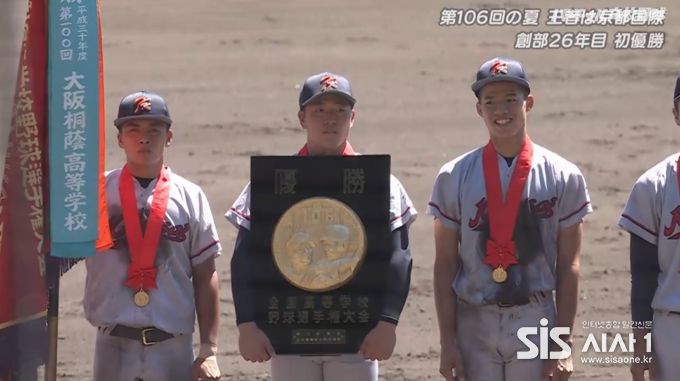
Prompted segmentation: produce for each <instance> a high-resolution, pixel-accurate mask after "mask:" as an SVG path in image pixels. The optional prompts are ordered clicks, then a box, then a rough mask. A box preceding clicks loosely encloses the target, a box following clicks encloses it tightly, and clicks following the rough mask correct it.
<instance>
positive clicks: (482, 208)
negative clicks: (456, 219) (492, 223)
mask: <svg viewBox="0 0 680 381" xmlns="http://www.w3.org/2000/svg"><path fill="white" fill-rule="evenodd" d="M475 207H476V208H477V213H475V217H474V218H471V219H470V222H468V227H469V228H470V229H472V230H475V231H476V230H477V229H479V224H480V222H482V218H483V217H484V213H486V207H487V202H486V197H483V198H482V199H481V200H479V202H478V203H476V204H475Z"/></svg>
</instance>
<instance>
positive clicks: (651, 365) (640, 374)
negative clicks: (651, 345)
mask: <svg viewBox="0 0 680 381" xmlns="http://www.w3.org/2000/svg"><path fill="white" fill-rule="evenodd" d="M633 355H634V358H639V359H640V362H637V363H633V364H631V365H630V373H631V374H632V375H633V381H646V379H645V372H648V373H649V378H648V379H647V380H650V381H656V380H657V379H658V377H659V371H658V368H657V366H656V360H655V359H654V356H653V355H652V354H651V353H647V351H644V350H643V351H642V352H640V351H637V350H636V351H635V352H634V354H633ZM645 358H648V359H649V358H651V362H645V361H644V359H645Z"/></svg>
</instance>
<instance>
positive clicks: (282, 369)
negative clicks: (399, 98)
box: [225, 176, 418, 381]
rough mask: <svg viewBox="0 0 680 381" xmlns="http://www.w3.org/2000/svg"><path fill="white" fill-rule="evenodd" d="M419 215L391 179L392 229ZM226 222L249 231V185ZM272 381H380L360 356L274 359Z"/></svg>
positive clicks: (375, 365) (375, 367)
mask: <svg viewBox="0 0 680 381" xmlns="http://www.w3.org/2000/svg"><path fill="white" fill-rule="evenodd" d="M417 215H418V212H417V211H416V209H415V207H414V206H413V203H412V202H411V200H410V198H409V196H408V194H407V193H406V190H405V189H404V187H403V186H402V185H401V183H400V182H399V180H397V178H396V177H394V176H392V177H391V198H390V216H391V228H392V230H393V231H394V230H396V229H398V228H400V227H402V226H407V227H408V226H410V224H412V223H413V222H414V221H415V220H416V218H417ZM225 216H226V218H227V220H229V222H231V223H232V224H233V225H234V226H235V227H236V228H237V229H238V228H239V227H243V228H245V229H250V183H249V184H247V185H246V187H245V188H244V189H243V191H242V192H241V194H240V195H239V197H238V198H237V199H236V202H234V204H233V206H232V207H231V209H230V210H229V211H228V212H227V213H226V215H225ZM271 375H272V381H349V380H351V381H378V362H377V361H368V360H365V359H364V358H363V357H361V356H359V355H342V356H324V357H308V356H293V355H285V356H274V357H272V359H271Z"/></svg>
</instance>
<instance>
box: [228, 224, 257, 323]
mask: <svg viewBox="0 0 680 381" xmlns="http://www.w3.org/2000/svg"><path fill="white" fill-rule="evenodd" d="M249 247H250V232H249V231H248V229H246V228H240V229H239V232H238V236H237V237H236V244H235V245H234V255H233V256H232V257H231V293H232V297H233V298H234V311H235V313H236V325H237V326H241V325H242V324H247V323H252V324H254V322H255V304H254V300H255V293H254V290H253V284H252V268H251V267H252V265H253V264H252V263H251V258H250V254H249Z"/></svg>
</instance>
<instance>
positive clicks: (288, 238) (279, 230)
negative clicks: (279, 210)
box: [272, 197, 366, 292]
mask: <svg viewBox="0 0 680 381" xmlns="http://www.w3.org/2000/svg"><path fill="white" fill-rule="evenodd" d="M272 252H273V254H274V262H275V263H276V267H278V269H279V271H280V272H281V274H282V275H283V276H284V278H286V280H287V281H288V282H289V283H291V284H293V285H294V286H296V287H298V288H300V289H303V290H305V291H312V292H326V291H331V290H334V289H337V288H339V287H341V286H343V285H344V284H346V283H347V282H349V281H350V280H351V279H352V277H353V276H354V274H355V273H356V271H357V270H358V269H359V267H360V264H361V262H362V260H363V258H364V256H365V255H366V230H365V229H364V225H363V224H362V223H361V219H359V216H357V214H356V213H355V212H354V211H353V210H352V209H351V208H350V207H349V206H347V205H345V204H344V203H343V202H341V201H338V200H335V199H332V198H326V197H312V198H308V199H305V200H302V201H300V202H298V203H296V204H294V205H293V206H291V207H290V208H289V209H288V210H287V211H286V212H285V213H284V214H283V215H282V216H281V218H280V219H279V221H278V223H277V224H276V227H275V229H274V235H273V237H272Z"/></svg>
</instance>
